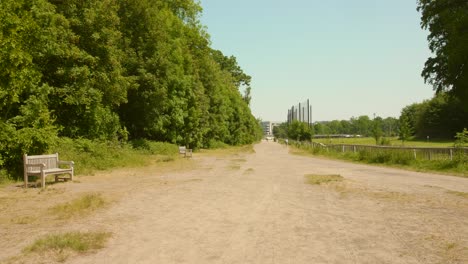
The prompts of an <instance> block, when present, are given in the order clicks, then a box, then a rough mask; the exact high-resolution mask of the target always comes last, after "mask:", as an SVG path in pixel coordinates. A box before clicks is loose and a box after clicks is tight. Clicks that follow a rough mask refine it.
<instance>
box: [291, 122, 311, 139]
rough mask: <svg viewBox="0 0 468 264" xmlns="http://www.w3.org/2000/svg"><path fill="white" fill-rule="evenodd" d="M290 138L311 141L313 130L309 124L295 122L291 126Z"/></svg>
mask: <svg viewBox="0 0 468 264" xmlns="http://www.w3.org/2000/svg"><path fill="white" fill-rule="evenodd" d="M288 137H289V138H291V139H294V140H298V141H306V140H307V141H310V140H311V138H312V129H311V128H310V127H309V125H308V124H307V123H304V122H300V121H298V120H294V121H292V123H291V124H289V127H288Z"/></svg>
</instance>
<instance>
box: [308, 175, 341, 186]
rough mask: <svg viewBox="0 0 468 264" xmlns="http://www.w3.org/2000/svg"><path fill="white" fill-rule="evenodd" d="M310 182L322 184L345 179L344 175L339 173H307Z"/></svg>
mask: <svg viewBox="0 0 468 264" xmlns="http://www.w3.org/2000/svg"><path fill="white" fill-rule="evenodd" d="M305 178H306V181H307V183H308V184H314V185H320V184H323V183H329V182H340V181H343V179H344V178H343V177H342V176H341V175H338V174H330V175H318V174H307V175H305Z"/></svg>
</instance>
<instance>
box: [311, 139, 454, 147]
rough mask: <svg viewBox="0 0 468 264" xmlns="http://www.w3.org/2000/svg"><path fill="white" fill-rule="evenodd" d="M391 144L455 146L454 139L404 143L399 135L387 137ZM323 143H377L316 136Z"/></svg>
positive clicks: (368, 140) (366, 140)
mask: <svg viewBox="0 0 468 264" xmlns="http://www.w3.org/2000/svg"><path fill="white" fill-rule="evenodd" d="M386 139H388V140H389V143H390V145H391V146H397V147H399V146H405V147H428V148H429V147H441V148H442V147H453V144H454V141H453V140H429V141H427V140H426V141H424V140H415V139H413V140H408V141H405V142H404V144H403V143H402V142H401V140H399V139H398V138H397V137H389V138H386ZM313 141H314V142H317V143H323V144H349V145H375V139H374V138H372V137H363V138H316V139H314V140H313Z"/></svg>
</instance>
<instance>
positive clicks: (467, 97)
mask: <svg viewBox="0 0 468 264" xmlns="http://www.w3.org/2000/svg"><path fill="white" fill-rule="evenodd" d="M417 9H418V11H420V12H421V14H422V16H421V27H422V28H423V29H428V30H429V32H430V33H429V36H428V38H427V39H428V41H429V48H430V50H431V51H432V53H434V55H435V56H434V57H430V58H429V59H427V61H426V64H425V66H424V70H423V72H422V76H423V77H424V79H425V81H426V82H427V83H430V84H432V85H433V87H434V89H435V90H436V92H437V93H441V92H444V91H449V92H450V94H451V95H453V96H455V97H457V98H459V99H460V100H461V101H462V104H463V105H464V107H465V109H468V45H467V44H466V43H468V30H467V25H468V1H466V0H419V4H418V8H417Z"/></svg>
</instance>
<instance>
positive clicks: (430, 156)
mask: <svg viewBox="0 0 468 264" xmlns="http://www.w3.org/2000/svg"><path fill="white" fill-rule="evenodd" d="M429 160H432V150H429Z"/></svg>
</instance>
